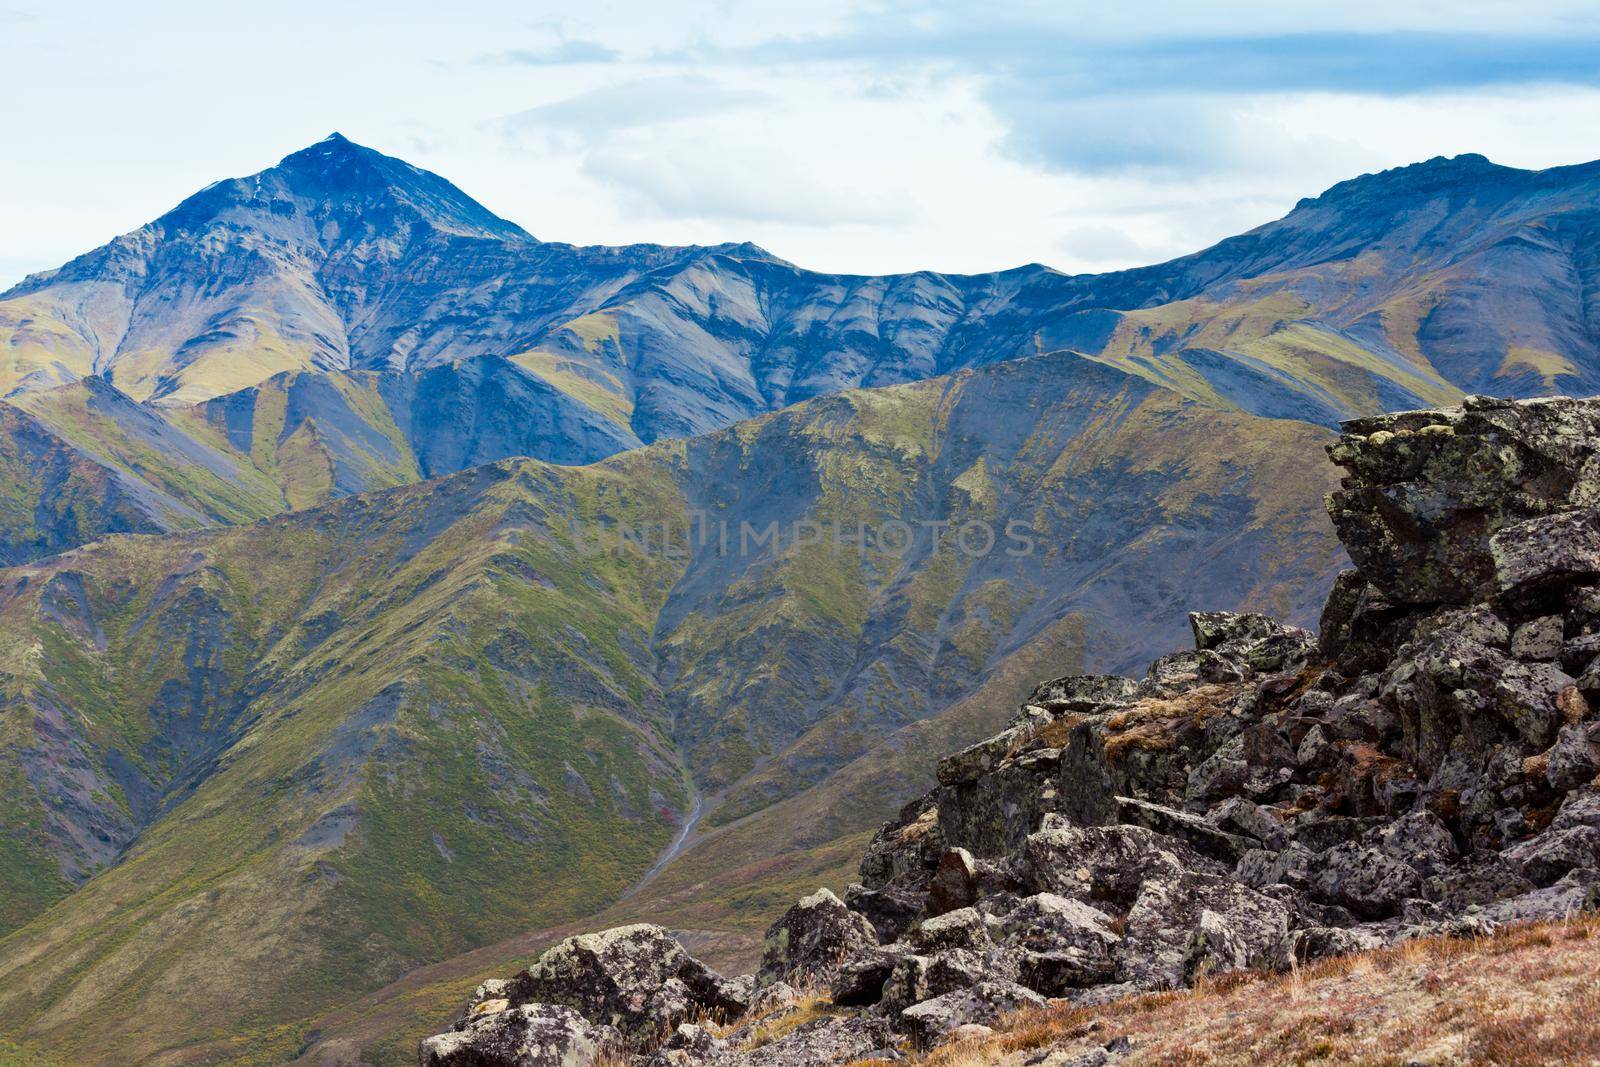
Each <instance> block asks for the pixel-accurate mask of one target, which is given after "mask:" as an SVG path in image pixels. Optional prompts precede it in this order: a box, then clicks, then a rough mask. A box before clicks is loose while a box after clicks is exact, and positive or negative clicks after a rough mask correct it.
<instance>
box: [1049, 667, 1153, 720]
mask: <svg viewBox="0 0 1600 1067" xmlns="http://www.w3.org/2000/svg"><path fill="white" fill-rule="evenodd" d="M1138 688H1139V687H1138V683H1137V682H1135V681H1134V680H1133V679H1132V678H1122V677H1119V676H1117V675H1114V674H1070V675H1068V676H1066V677H1065V678H1057V679H1055V680H1054V681H1050V682H1045V683H1044V684H1043V685H1041V686H1039V687H1038V688H1037V689H1035V690H1034V691H1033V695H1032V696H1030V697H1029V698H1028V703H1029V704H1031V705H1034V706H1036V707H1041V708H1044V709H1046V710H1047V711H1050V712H1052V713H1054V714H1057V715H1060V714H1064V713H1069V712H1084V711H1095V710H1098V709H1099V708H1101V707H1102V706H1104V705H1106V704H1117V703H1121V702H1123V701H1127V700H1132V699H1133V698H1134V696H1135V695H1136V694H1137V692H1138Z"/></svg>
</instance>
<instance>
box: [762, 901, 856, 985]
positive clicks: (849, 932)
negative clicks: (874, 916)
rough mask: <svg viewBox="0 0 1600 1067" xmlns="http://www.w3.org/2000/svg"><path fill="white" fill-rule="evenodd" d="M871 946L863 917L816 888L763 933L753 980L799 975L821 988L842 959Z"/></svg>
mask: <svg viewBox="0 0 1600 1067" xmlns="http://www.w3.org/2000/svg"><path fill="white" fill-rule="evenodd" d="M877 943H878V935H877V931H875V930H874V929H873V926H872V924H871V923H870V922H868V921H867V919H866V918H865V917H864V916H861V915H858V914H856V913H855V912H853V911H851V910H850V909H849V908H847V907H845V906H844V901H842V900H840V899H839V898H838V897H837V896H835V895H834V894H833V893H832V892H831V891H829V890H827V889H819V890H817V891H816V892H815V893H813V894H811V895H810V896H809V897H805V898H803V899H801V900H800V902H799V903H797V904H795V906H794V907H792V908H790V909H789V910H788V911H786V912H784V914H783V915H782V916H781V917H780V918H779V919H778V920H777V921H776V922H774V923H773V924H772V926H771V927H769V928H768V930H767V937H766V940H765V942H764V943H763V945H762V952H761V969H760V970H759V971H758V972H756V979H757V981H758V982H759V983H761V984H763V985H764V984H767V983H770V982H778V981H789V980H791V979H792V978H794V977H795V976H803V977H804V978H805V979H806V981H807V982H808V983H814V984H826V983H828V982H831V981H832V980H833V978H834V976H835V975H837V974H838V972H839V966H840V964H842V963H843V962H844V961H845V960H846V959H848V958H849V957H850V956H851V955H853V954H854V953H855V952H857V951H858V950H860V949H863V948H867V947H869V946H871V945H876V944H877Z"/></svg>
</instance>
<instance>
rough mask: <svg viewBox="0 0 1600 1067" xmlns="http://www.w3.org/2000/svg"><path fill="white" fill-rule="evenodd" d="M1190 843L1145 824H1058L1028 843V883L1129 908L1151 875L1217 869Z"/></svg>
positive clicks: (1030, 886)
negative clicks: (1196, 851) (1144, 825)
mask: <svg viewBox="0 0 1600 1067" xmlns="http://www.w3.org/2000/svg"><path fill="white" fill-rule="evenodd" d="M1213 866H1214V865H1212V864H1210V863H1208V862H1207V861H1205V860H1204V859H1203V858H1202V857H1201V856H1200V855H1198V854H1197V853H1195V852H1194V850H1193V849H1191V848H1190V847H1189V846H1188V845H1186V844H1184V843H1183V842H1181V841H1177V840H1174V839H1173V838H1170V837H1164V836H1162V835H1161V834H1158V833H1156V832H1154V831H1153V830H1149V829H1146V828H1145V827H1142V826H1065V825H1060V824H1056V823H1050V824H1047V826H1046V828H1045V829H1043V830H1040V831H1039V832H1038V833H1036V834H1033V835H1032V836H1030V837H1029V838H1028V839H1027V841H1025V842H1024V843H1023V849H1022V868H1023V881H1024V883H1025V884H1026V886H1027V888H1028V889H1030V890H1031V891H1032V892H1035V893H1056V894H1059V895H1060V896H1064V897H1070V898H1072V899H1075V900H1084V901H1090V902H1103V903H1105V904H1107V905H1109V906H1110V908H1111V909H1112V910H1114V911H1123V910H1126V909H1127V907H1128V906H1129V905H1131V904H1132V902H1133V900H1134V898H1135V897H1137V896H1138V894H1139V891H1140V888H1141V886H1142V885H1143V883H1145V882H1146V881H1148V880H1150V879H1159V878H1168V879H1170V878H1176V877H1177V876H1178V875H1180V874H1182V873H1183V872H1184V871H1185V870H1188V869H1191V868H1195V869H1211V868H1212V867H1213Z"/></svg>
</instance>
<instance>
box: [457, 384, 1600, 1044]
mask: <svg viewBox="0 0 1600 1067" xmlns="http://www.w3.org/2000/svg"><path fill="white" fill-rule="evenodd" d="M1347 430H1348V432H1347V433H1346V434H1345V435H1344V437H1343V438H1342V439H1341V440H1340V442H1339V443H1338V444H1337V445H1336V446H1334V447H1333V448H1332V449H1331V454H1332V456H1333V458H1334V460H1335V461H1336V462H1338V463H1339V464H1340V465H1342V466H1343V467H1345V468H1346V470H1347V471H1348V472H1349V474H1348V476H1347V477H1346V478H1345V480H1344V483H1343V486H1342V488H1341V489H1340V490H1339V491H1338V492H1336V493H1334V494H1333V495H1332V496H1331V497H1330V499H1329V510H1330V513H1331V514H1332V515H1333V518H1334V521H1335V524H1336V525H1337V527H1338V529H1339V530H1340V532H1341V534H1342V535H1343V536H1344V537H1345V539H1346V543H1347V545H1348V546H1349V548H1350V554H1351V557H1352V559H1353V560H1354V561H1355V562H1356V564H1357V568H1356V569H1355V570H1353V571H1350V572H1348V573H1347V574H1345V575H1343V576H1342V577H1341V578H1340V580H1339V581H1338V583H1337V584H1336V587H1335V589H1334V591H1333V593H1332V594H1331V596H1330V597H1329V600H1328V604H1327V607H1326V609H1325V612H1324V615H1323V625H1322V633H1321V635H1320V638H1313V636H1312V635H1311V634H1309V633H1307V632H1305V631H1303V630H1299V629H1296V628H1293V627H1288V626H1284V625H1281V624H1279V623H1277V622H1275V621H1273V620H1272V619H1269V618H1267V617H1265V616H1262V615H1249V614H1232V613H1225V612H1204V613H1196V614H1195V615H1193V616H1191V622H1192V626H1193V631H1194V638H1195V641H1194V645H1195V647H1194V648H1193V649H1192V650H1188V651H1183V652H1178V653H1174V654H1172V655H1169V656H1165V657H1163V658H1161V659H1159V660H1157V661H1156V662H1155V663H1154V664H1152V665H1151V667H1150V669H1149V671H1148V672H1147V674H1146V675H1145V677H1143V678H1141V679H1137V680H1133V679H1122V678H1106V677H1071V678H1062V679H1057V680H1055V681H1052V682H1048V683H1046V684H1044V685H1041V686H1040V687H1039V688H1038V689H1037V690H1036V691H1035V692H1034V694H1033V696H1032V698H1031V699H1030V701H1029V702H1028V703H1027V704H1025V705H1024V706H1023V708H1022V709H1021V711H1020V713H1019V714H1018V715H1017V716H1016V717H1015V718H1014V719H1013V720H1012V721H1011V723H1010V724H1009V725H1008V726H1007V728H1006V729H1005V730H1003V731H1001V732H1000V733H999V734H997V735H995V736H994V737H991V738H989V739H987V740H985V741H982V742H979V743H978V744H975V745H972V746H970V747H969V748H967V749H964V750H963V751H961V752H957V753H955V754H953V755H951V756H950V757H948V758H947V759H945V760H944V761H943V762H942V763H941V764H940V765H939V768H938V774H937V785H936V786H935V787H934V788H933V789H932V790H931V791H930V792H929V793H927V794H926V795H925V796H923V797H921V798H919V799H918V800H916V801H915V802H913V803H911V804H909V805H907V806H906V807H905V808H904V809H903V810H902V811H901V813H900V814H899V816H898V817H897V818H896V819H895V820H893V821H892V822H890V823H889V824H888V825H886V826H884V827H883V828H882V829H881V830H880V831H879V832H878V833H877V835H876V836H875V837H874V839H873V841H872V842H871V844H870V846H869V847H868V850H867V854H866V855H865V857H864V858H863V860H862V863H861V868H860V879H861V880H860V882H859V883H858V884H856V885H853V886H851V887H850V888H849V890H848V891H847V892H846V894H845V896H844V898H843V899H842V900H841V899H840V898H838V897H835V896H834V895H833V894H831V893H828V892H826V891H820V892H819V893H817V894H815V895H813V896H811V897H808V898H806V899H805V900H802V901H801V902H800V903H798V904H797V905H795V907H794V908H792V909H790V911H789V912H788V913H787V914H785V915H784V916H783V917H781V918H780V919H779V920H778V921H777V923H775V924H774V926H773V928H772V931H771V932H770V933H769V935H768V948H767V956H766V958H765V959H764V961H763V966H762V975H761V979H762V981H763V982H765V983H769V984H770V983H776V982H778V981H780V980H782V981H784V982H787V983H789V984H790V985H792V986H796V987H807V986H809V987H811V988H817V987H819V986H824V985H826V986H827V987H828V988H829V989H830V990H831V999H830V1008H831V1011H832V1012H834V1013H836V1014H832V1015H828V1016H826V1017H824V1018H822V1019H819V1020H816V1021H814V1022H811V1023H808V1024H807V1027H806V1028H805V1033H806V1035H807V1037H806V1040H807V1041H809V1042H811V1043H810V1044H808V1045H806V1046H805V1048H806V1049H807V1050H809V1051H806V1052H805V1053H804V1054H803V1055H804V1056H817V1057H821V1058H802V1059H800V1060H798V1061H791V1062H806V1063H830V1062H841V1061H843V1060H844V1059H848V1058H851V1057H857V1056H860V1055H861V1054H862V1046H863V1045H864V1044H871V1043H872V1042H874V1041H877V1042H879V1043H880V1044H883V1043H887V1044H889V1045H893V1046H896V1047H900V1048H912V1047H927V1046H929V1045H933V1044H936V1043H938V1042H940V1041H941V1040H944V1039H945V1038H946V1037H947V1036H948V1035H950V1034H952V1033H955V1032H957V1031H960V1032H962V1033H964V1034H965V1033H973V1032H977V1031H974V1030H973V1029H972V1028H974V1027H987V1026H991V1025H993V1024H995V1023H996V1022H997V1021H998V1020H999V1019H1000V1018H1001V1017H1002V1016H1004V1015H1005V1014H1007V1013H1009V1012H1014V1011H1018V1010H1022V1009H1026V1008H1029V1007H1036V1006H1039V1005H1042V1004H1045V1003H1047V1002H1048V1001H1050V1000H1056V1001H1067V1002H1076V1003H1082V1004H1095V1003H1101V1002H1104V1001H1105V1000H1106V999H1109V998H1111V997H1114V996H1117V995H1121V994H1123V993H1128V992H1135V991H1140V990H1150V989H1159V988H1169V987H1173V986H1179V985H1183V984H1186V983H1188V982H1191V981H1193V980H1194V979H1195V978H1197V977H1198V976H1200V975H1202V974H1206V973H1214V972H1218V971H1227V970H1236V969H1241V968H1266V969H1274V968H1282V967H1287V966H1289V965H1291V964H1292V963H1294V962H1296V961H1303V960H1306V959H1310V958H1313V957H1317V956H1322V955H1328V954H1332V953H1341V952H1348V951H1353V950H1358V949H1363V948H1372V947H1377V946H1381V945H1386V944H1392V943H1394V942H1396V941H1400V940H1402V939H1405V938H1409V937H1414V936H1419V935H1424V934H1429V935H1432V934H1476V933H1481V932H1484V931H1486V930H1490V929H1492V928H1494V927H1495V926H1497V925H1499V924H1502V923H1508V922H1521V921H1527V920H1533V919H1551V918H1561V917H1565V916H1567V915H1569V914H1571V913H1573V912H1574V911H1578V910H1582V909H1586V908H1590V907H1593V906H1594V905H1595V904H1596V902H1597V900H1600V788H1597V783H1596V774H1597V773H1600V717H1597V716H1596V715H1595V714H1594V712H1593V711H1592V710H1591V707H1592V706H1591V699H1600V681H1597V680H1600V509H1597V506H1600V460H1597V459H1596V456H1597V454H1600V447H1597V446H1600V402H1590V401H1572V400H1546V401H1526V402H1518V403H1506V402H1500V401H1491V400H1487V399H1482V398H1474V399H1472V400H1471V401H1469V402H1468V404H1467V405H1466V406H1465V407H1464V408H1463V409H1461V410H1454V411H1440V412H1409V413H1404V414H1400V415H1392V416H1386V417H1384V418H1383V419H1367V420H1361V421H1359V422H1356V423H1351V424H1348V426H1347ZM509 1006H511V1005H508V1007H509ZM589 1018H590V1019H591V1020H592V1021H594V1022H596V1023H599V1024H602V1025H615V1026H617V1027H618V1028H619V1029H620V1030H622V1031H623V1032H624V1033H628V1032H630V1031H629V1020H628V1019H627V1018H626V1017H624V1016H621V1015H618V1014H616V1013H615V1012H612V1013H610V1014H607V1013H605V1012H596V1013H594V1014H591V1015H589ZM512 1022H515V1019H508V1025H509V1024H510V1023H512ZM466 1025H469V1026H481V1025H483V1024H482V1023H481V1022H473V1021H471V1020H468V1021H467V1023H466ZM632 1032H637V1028H636V1027H635V1028H634V1030H633V1031H632ZM739 1032H740V1031H739V1030H738V1029H737V1028H735V1029H733V1030H731V1031H730V1032H729V1033H728V1034H727V1035H726V1036H725V1038H724V1039H723V1043H722V1044H721V1045H720V1046H717V1047H714V1048H712V1047H709V1046H708V1047H707V1050H706V1051H705V1052H704V1054H703V1055H702V1056H701V1057H700V1058H699V1059H696V1060H692V1061H685V1062H696V1063H706V1064H748V1063H757V1062H768V1061H767V1060H765V1059H760V1058H759V1057H760V1056H762V1055H767V1056H769V1057H770V1056H771V1055H772V1054H773V1053H772V1051H771V1050H772V1049H773V1048H775V1046H767V1047H766V1048H764V1049H761V1050H751V1049H748V1048H744V1047H742V1046H741V1045H740V1043H739V1036H738V1035H739ZM800 1032H801V1031H800V1030H796V1031H795V1033H800ZM863 1034H866V1035H867V1036H862V1035H863ZM830 1035H831V1036H830ZM880 1035H881V1040H880ZM435 1040H437V1039H435ZM829 1042H834V1044H829ZM834 1047H837V1048H839V1049H840V1050H841V1051H840V1052H839V1053H838V1057H837V1058H828V1057H830V1056H833V1053H832V1052H824V1051H818V1050H824V1049H828V1048H834ZM484 1062H490V1061H484ZM492 1062H502V1061H499V1060H496V1061H492ZM503 1062H518V1061H510V1060H507V1061H503ZM674 1062H678V1061H674ZM772 1062H778V1061H777V1060H772Z"/></svg>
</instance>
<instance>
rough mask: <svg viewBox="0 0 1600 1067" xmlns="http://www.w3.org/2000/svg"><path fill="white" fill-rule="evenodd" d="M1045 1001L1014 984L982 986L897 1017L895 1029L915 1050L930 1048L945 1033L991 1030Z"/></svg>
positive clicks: (927, 1004)
mask: <svg viewBox="0 0 1600 1067" xmlns="http://www.w3.org/2000/svg"><path fill="white" fill-rule="evenodd" d="M1044 1006H1045V999H1044V998H1043V997H1041V996H1039V995H1038V994H1037V993H1035V992H1033V991H1032V990H1030V989H1025V988H1023V987H1022V986H1019V985H1017V984H1016V983H1015V982H982V983H979V984H978V985H975V986H972V987H970V988H967V989H961V990H957V991H954V992H951V993H946V994H943V995H941V996H938V997H934V998H933V999H931V1000H925V1001H923V1002H921V1003H920V1004H915V1005H912V1006H911V1007H909V1008H907V1009H906V1010H905V1011H903V1012H901V1014H900V1021H899V1027H900V1029H901V1030H902V1031H903V1032H904V1033H905V1034H906V1035H907V1036H909V1037H910V1038H911V1041H912V1043H913V1044H914V1045H916V1046H917V1047H919V1048H932V1047H933V1046H934V1045H936V1044H938V1043H939V1041H940V1040H941V1039H942V1038H943V1037H944V1036H945V1035H946V1034H948V1033H950V1032H952V1031H953V1030H955V1029H956V1028H958V1027H961V1026H966V1025H969V1024H971V1023H978V1024H981V1025H984V1026H992V1025H993V1024H995V1023H997V1022H999V1021H1000V1019H1001V1017H1002V1016H1005V1015H1008V1014H1010V1013H1011V1012H1014V1011H1018V1010H1021V1009H1023V1008H1042V1007H1044Z"/></svg>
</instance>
